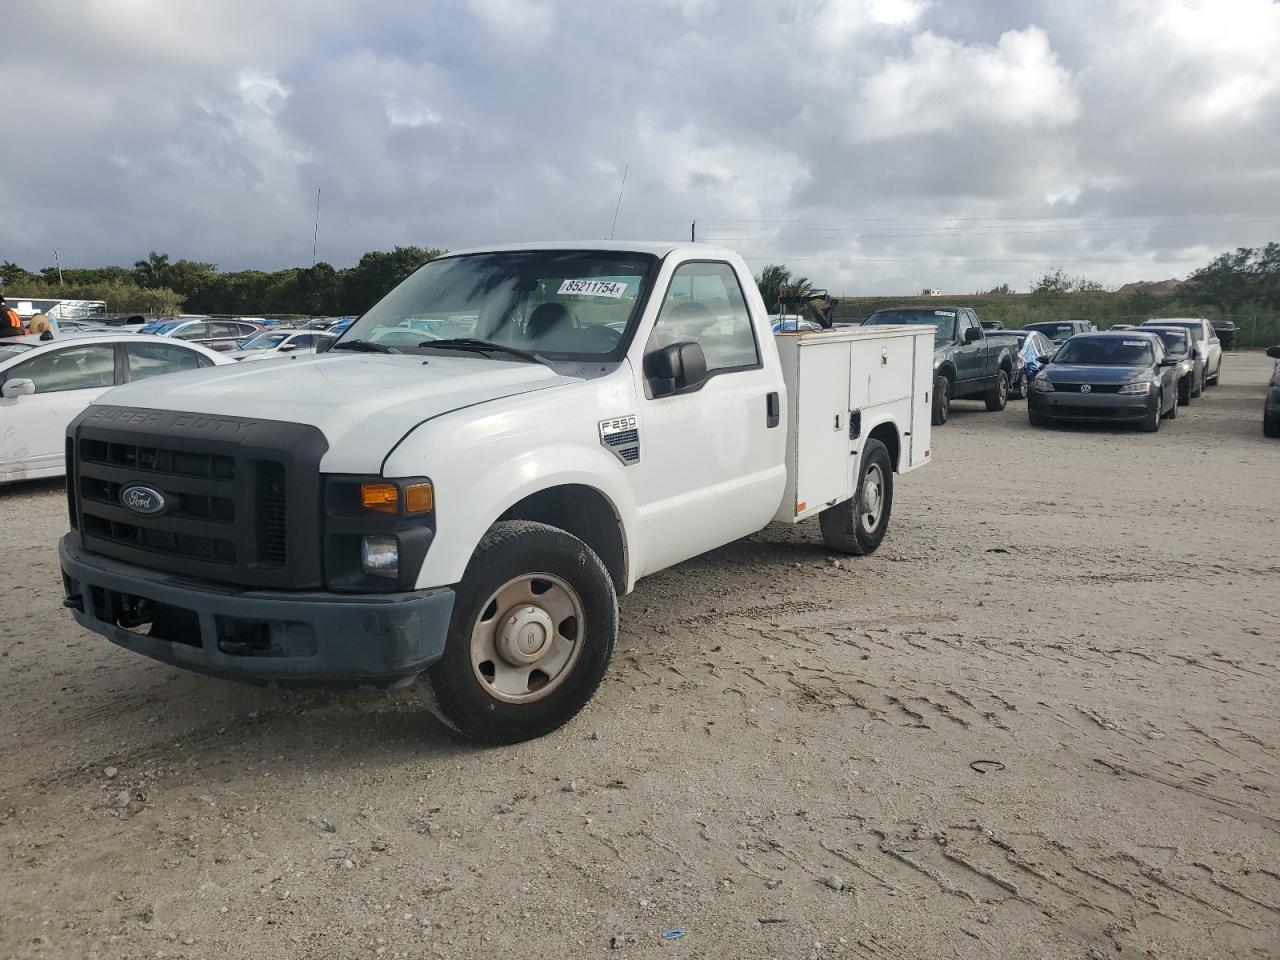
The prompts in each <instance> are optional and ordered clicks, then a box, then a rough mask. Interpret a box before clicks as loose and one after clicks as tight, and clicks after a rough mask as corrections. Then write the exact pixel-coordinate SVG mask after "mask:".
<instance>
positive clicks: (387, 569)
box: [360, 536, 400, 580]
mask: <svg viewBox="0 0 1280 960" xmlns="http://www.w3.org/2000/svg"><path fill="white" fill-rule="evenodd" d="M360 569H362V570H363V571H364V572H365V573H367V574H369V575H370V576H374V577H387V578H389V579H392V580H394V579H396V578H397V577H399V576H400V544H399V543H398V542H397V541H396V538H395V537H384V536H374V537H365V538H364V539H363V540H361V541H360Z"/></svg>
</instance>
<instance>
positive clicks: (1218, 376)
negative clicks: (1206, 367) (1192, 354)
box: [1213, 360, 1222, 387]
mask: <svg viewBox="0 0 1280 960" xmlns="http://www.w3.org/2000/svg"><path fill="white" fill-rule="evenodd" d="M1213 385H1214V386H1215V387H1220V386H1222V361H1221V360H1219V361H1218V369H1217V370H1216V371H1215V372H1214V374H1213Z"/></svg>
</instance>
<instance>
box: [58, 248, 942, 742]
mask: <svg viewBox="0 0 1280 960" xmlns="http://www.w3.org/2000/svg"><path fill="white" fill-rule="evenodd" d="M919 332H920V331H919V330H918V329H917V328H902V327H899V328H895V329H892V330H885V331H876V332H872V333H866V332H864V333H862V334H839V333H831V334H828V333H825V332H824V333H803V334H788V335H785V336H789V337H792V338H794V342H793V344H792V346H791V347H790V348H789V350H790V354H794V357H795V363H794V364H793V365H792V367H791V368H789V369H790V372H789V373H788V372H787V371H784V369H783V365H782V362H781V360H780V355H779V349H778V346H777V344H776V343H775V338H774V336H773V334H772V332H771V330H770V324H769V319H768V316H767V314H766V311H765V308H764V304H763V302H762V301H761V299H760V296H759V293H758V292H757V290H756V287H755V284H754V281H753V279H752V275H751V272H750V270H749V269H748V268H747V266H746V264H745V262H744V261H743V260H742V259H741V258H740V257H739V256H738V255H737V254H735V253H733V252H732V251H728V250H723V249H720V248H715V247H709V246H704V245H671V244H608V243H589V244H582V245H572V244H570V245H566V244H554V245H549V244H532V245H518V246H509V247H499V248H489V249H484V250H476V251H463V252H460V253H456V254H450V255H448V256H446V257H441V258H439V259H437V260H434V261H432V262H430V263H428V264H426V265H425V266H424V267H422V268H421V269H420V270H419V271H418V272H417V273H415V274H414V275H413V276H411V277H410V278H409V279H408V280H406V281H405V282H404V283H402V284H401V285H400V286H398V287H397V288H396V289H394V290H393V291H392V292H391V293H389V294H388V295H387V296H386V297H385V298H384V299H383V300H382V301H380V302H379V303H378V304H376V305H375V306H374V307H373V308H372V309H370V310H369V312H368V313H366V314H365V315H364V316H363V317H361V318H360V319H359V320H357V321H356V322H355V323H354V324H353V325H352V326H351V327H350V328H349V329H348V330H347V331H346V332H345V333H344V334H343V335H342V336H341V337H340V338H338V340H337V341H336V342H334V343H333V344H331V345H330V348H329V349H327V350H326V351H324V352H323V353H322V354H320V355H318V356H315V357H314V358H295V359H293V360H290V361H266V362H263V363H259V364H252V365H235V366H234V367H233V368H231V369H229V370H225V372H224V373H223V375H222V376H203V375H201V374H192V375H184V376H180V377H177V378H174V379H173V381H172V382H171V383H154V382H153V383H152V384H151V385H150V386H146V385H142V384H139V385H134V386H131V387H124V388H121V389H118V390H115V391H112V392H111V393H110V394H109V395H107V396H104V397H103V398H102V400H101V402H100V403H98V404H95V405H94V406H93V407H91V408H90V409H89V410H87V411H86V412H85V414H84V415H83V416H81V417H80V418H79V419H78V420H77V421H76V422H75V423H73V424H72V425H71V427H70V428H69V430H68V434H67V457H68V474H69V478H70V480H69V498H68V499H69V509H70V520H71V527H72V529H71V532H70V533H69V534H68V535H67V536H66V537H64V538H63V540H62V542H61V545H60V551H61V556H62V567H63V575H64V583H65V587H66V595H67V605H68V606H69V607H70V608H71V609H72V612H73V614H74V615H75V617H76V619H77V620H78V621H79V622H80V623H82V624H83V625H85V626H86V627H88V628H89V629H92V630H94V631H96V632H98V633H100V634H102V635H104V636H106V637H107V638H108V639H110V640H112V641H113V642H115V643H117V644H119V645H121V646H124V647H126V648H129V649H132V650H135V651H137V652H140V653H143V654H145V655H148V656H152V657H154V658H157V659H160V660H164V661H166V662H169V663H173V664H177V665H179V666H185V667H189V668H191V669H195V670H201V671H203V672H206V673H212V674H215V675H219V676H227V677H234V678H239V679H245V680H251V681H257V682H274V683H311V684H315V683H320V684H348V683H368V684H378V685H398V684H403V683H408V682H411V681H413V680H414V679H415V678H418V677H421V678H422V679H423V680H424V681H425V683H424V688H425V692H426V694H427V698H428V702H429V703H430V705H431V706H432V709H433V710H434V711H435V712H436V713H437V715H438V716H440V717H441V719H443V720H444V722H445V723H447V724H448V725H450V726H451V727H453V728H454V729H456V730H459V731H461V732H462V733H464V734H466V735H468V736H470V737H473V738H476V739H479V740H484V741H489V742H508V741H512V740H519V739H525V738H528V737H532V736H538V735H540V734H542V733H546V732H547V731H549V730H551V729H553V728H554V727H556V726H558V725H559V724H561V723H563V722H565V721H566V720H567V719H568V718H570V717H572V716H573V715H574V714H575V713H576V712H577V711H578V710H579V709H581V707H582V706H583V705H584V704H585V703H586V702H587V700H588V699H589V698H590V696H591V695H592V693H593V691H594V690H595V688H596V686H597V685H598V684H599V682H600V680H601V678H602V677H603V675H604V672H605V668H606V667H607V664H608V662H609V659H610V656H611V653H612V648H613V641H614V637H615V636H616V632H617V617H618V609H617V597H618V596H619V595H622V594H625V593H627V592H628V591H630V590H631V589H632V588H633V586H634V585H635V583H636V581H637V580H638V579H639V578H641V577H643V576H645V575H647V574H650V573H653V572H656V571H658V570H661V569H663V568H665V567H668V566H670V565H672V564H675V563H679V562H680V561H682V560H685V559H688V558H689V557H693V556H695V555H697V554H700V553H703V552H705V551H707V550H710V549H712V548H714V547H717V546H720V545H722V544H725V543H728V542H730V541H732V540H735V539H738V538H740V537H742V536H745V535H747V534H750V533H752V532H755V531H757V530H759V529H761V528H762V527H764V526H765V525H766V524H768V523H769V522H770V521H771V520H773V519H774V518H775V517H778V518H780V519H787V520H792V521H795V520H799V519H804V518H806V517H808V516H817V515H819V514H820V515H821V517H822V529H823V533H824V537H825V538H826V539H827V540H828V542H829V543H831V544H833V545H834V546H835V548H836V549H841V550H844V551H846V552H851V553H868V552H871V551H872V550H874V549H875V547H876V546H878V544H879V542H880V539H881V538H883V536H884V535H885V531H886V530H887V526H888V519H889V510H890V507H891V504H892V479H893V474H894V473H895V472H906V471H907V470H909V469H911V468H913V467H915V466H919V465H922V464H923V463H924V462H926V461H927V458H928V449H927V448H928V426H927V423H926V424H925V425H924V426H923V427H922V428H921V427H919V426H917V427H916V428H915V430H914V434H913V428H912V422H913V417H914V416H915V411H916V410H917V409H919V410H924V409H927V401H928V393H929V390H930V388H931V383H930V381H929V376H928V358H927V357H926V356H925V355H924V352H925V351H924V349H923V347H924V346H925V345H927V339H926V338H925V337H924V336H917V334H918V333H919ZM815 338H818V339H815ZM820 338H828V339H826V340H822V339H820ZM860 338H861V339H860ZM873 351H874V352H873ZM790 354H789V355H790ZM855 355H856V359H855ZM806 357H808V358H812V359H811V360H809V361H804V362H808V363H809V364H810V365H811V366H812V364H813V361H814V360H816V359H818V358H822V359H824V360H827V361H829V360H830V358H831V357H836V358H837V359H836V361H835V362H836V363H837V365H843V367H844V368H848V369H850V370H851V369H854V368H855V367H857V365H858V364H863V365H864V366H866V371H865V379H864V378H863V377H862V375H861V373H859V376H858V378H857V383H855V384H854V386H853V387H852V388H848V387H846V388H845V389H844V391H843V392H840V391H837V392H836V394H833V395H832V396H831V397H830V399H829V403H830V404H831V405H832V408H831V413H830V414H823V416H822V418H821V422H820V423H816V422H815V426H814V427H813V428H812V429H814V430H820V431H821V437H820V440H821V442H822V443H821V445H822V447H823V450H822V453H823V457H824V458H823V459H822V466H821V475H822V483H821V484H818V483H816V482H815V483H810V482H809V477H808V476H802V477H797V476H796V471H797V470H798V469H801V468H800V467H798V464H809V463H812V464H817V462H818V460H817V459H815V457H814V456H813V454H812V448H813V447H814V445H815V442H818V441H817V440H816V439H815V437H816V435H815V437H808V438H798V436H797V430H798V429H799V427H798V426H797V420H796V417H795V416H794V413H795V411H794V410H790V409H789V407H788V402H789V397H790V396H791V395H793V394H794V392H795V391H796V390H797V389H799V387H798V386H797V382H795V381H792V383H791V388H790V391H789V388H788V383H789V380H788V377H794V376H797V375H798V372H799V371H801V370H802V369H804V368H805V367H804V362H802V361H803V360H804V358H806ZM857 369H858V370H859V371H860V370H861V367H857ZM844 382H845V383H846V384H847V383H849V380H848V378H847V377H846V380H845V381H844ZM858 398H862V399H858ZM824 402H828V401H825V400H824ZM854 404H862V405H863V407H865V409H863V408H859V409H857V410H854V409H853V406H852V405H854ZM832 418H834V421H833V419H832ZM921 419H927V418H924V417H922V418H921ZM833 422H834V426H833ZM798 440H800V441H801V442H797V441H798ZM805 451H810V453H808V454H806V453H805ZM833 451H834V453H833ZM806 457H807V459H806ZM804 469H806V470H807V471H808V472H809V473H813V472H814V471H816V470H817V469H818V468H817V467H816V466H813V467H807V468H804ZM815 476H816V474H815ZM819 487H821V492H820V493H819V494H817V496H820V497H821V498H822V499H820V500H819V499H815V496H814V495H809V494H805V493H804V492H803V491H804V490H806V489H810V488H812V489H813V490H815V491H817V490H818V489H819ZM798 491H799V492H798Z"/></svg>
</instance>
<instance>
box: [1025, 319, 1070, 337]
mask: <svg viewBox="0 0 1280 960" xmlns="http://www.w3.org/2000/svg"><path fill="white" fill-rule="evenodd" d="M1023 329H1025V330H1039V331H1040V332H1041V333H1043V334H1044V335H1045V336H1047V337H1049V338H1053V337H1064V336H1065V337H1069V336H1070V335H1071V331H1072V326H1071V324H1069V323H1029V324H1027V325H1026V327H1024V328H1023Z"/></svg>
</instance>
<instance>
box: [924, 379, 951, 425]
mask: <svg viewBox="0 0 1280 960" xmlns="http://www.w3.org/2000/svg"><path fill="white" fill-rule="evenodd" d="M950 414H951V381H950V380H948V379H947V378H946V377H934V378H933V415H932V416H931V417H930V419H929V422H930V423H932V424H933V425H934V426H935V427H939V426H941V425H942V424H944V423H946V422H947V417H948V416H949V415H950Z"/></svg>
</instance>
